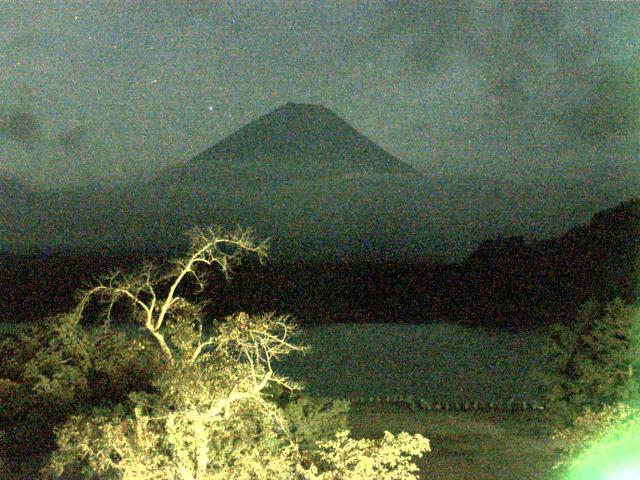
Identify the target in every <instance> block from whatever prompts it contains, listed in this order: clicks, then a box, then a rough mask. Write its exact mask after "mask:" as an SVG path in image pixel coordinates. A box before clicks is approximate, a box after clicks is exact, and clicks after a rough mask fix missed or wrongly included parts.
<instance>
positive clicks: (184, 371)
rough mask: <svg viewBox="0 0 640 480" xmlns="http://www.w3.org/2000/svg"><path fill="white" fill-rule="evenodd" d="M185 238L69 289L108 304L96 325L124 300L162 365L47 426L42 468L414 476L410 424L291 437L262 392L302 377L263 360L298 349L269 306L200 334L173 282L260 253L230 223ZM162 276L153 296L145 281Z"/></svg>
mask: <svg viewBox="0 0 640 480" xmlns="http://www.w3.org/2000/svg"><path fill="white" fill-rule="evenodd" d="M191 237H192V240H193V246H192V248H191V250H190V251H189V253H188V254H187V256H186V257H184V258H182V259H179V260H176V261H174V262H172V263H173V268H172V269H171V270H170V271H169V272H168V273H166V274H164V275H161V274H159V273H158V272H157V271H156V270H155V269H154V268H152V267H151V266H150V265H148V264H145V265H144V266H143V269H142V271H141V272H139V274H137V275H130V276H123V277H121V276H120V274H119V273H113V274H111V275H109V276H107V277H105V278H104V279H103V281H102V282H101V283H100V284H99V285H98V286H96V287H93V288H89V289H86V290H84V291H81V292H80V293H79V295H78V299H79V303H78V306H77V308H76V309H75V310H74V312H73V315H74V316H75V318H77V319H79V318H80V317H81V316H82V313H83V311H84V309H85V307H86V305H87V304H88V302H89V301H90V299H91V298H92V297H93V296H98V297H100V299H101V300H103V301H106V302H107V303H108V308H107V309H106V310H105V318H104V329H105V331H106V330H107V329H108V328H109V323H110V320H111V318H110V316H111V311H112V308H113V306H114V304H115V302H117V301H118V300H120V299H126V300H128V301H129V302H131V303H132V304H133V306H134V309H133V318H134V319H135V320H136V321H137V323H138V324H139V325H140V326H141V327H142V331H143V333H145V334H147V335H150V337H151V339H152V340H153V343H152V346H153V348H155V349H157V350H159V351H160V352H161V354H162V358H163V361H164V368H163V369H161V371H160V372H159V373H158V374H157V377H156V378H154V380H153V385H154V387H155V390H154V391H150V392H148V391H136V392H133V393H130V394H129V395H128V399H127V401H125V402H122V403H119V404H117V405H115V406H113V407H111V408H109V407H105V406H100V407H95V408H93V409H91V410H90V411H88V412H82V413H81V414H79V415H74V416H71V417H70V418H69V419H68V421H67V422H66V423H65V424H64V425H62V426H61V427H59V428H57V429H56V436H57V447H58V448H57V450H56V451H55V452H54V453H53V454H52V456H51V461H50V463H49V465H47V466H45V467H44V468H43V469H42V472H43V473H45V474H51V475H53V476H59V475H60V474H62V473H63V472H68V471H69V469H71V472H72V473H73V472H78V471H79V472H80V473H81V474H82V476H83V478H121V479H136V480H138V479H146V478H148V479H151V478H153V479H167V480H168V479H172V480H173V479H181V480H186V479H193V480H195V479H211V480H213V479H249V478H273V479H285V478H286V479H290V478H299V479H307V480H325V479H326V480H329V479H334V478H335V479H337V478H340V479H354V480H355V479H357V478H380V479H389V480H391V479H399V480H410V479H414V478H415V477H414V476H413V475H412V472H415V471H416V470H417V467H416V466H415V465H414V464H412V463H410V462H409V458H410V456H412V455H418V456H421V454H422V453H423V452H424V451H429V442H428V440H427V439H425V438H424V437H422V436H420V435H418V434H416V435H414V436H409V435H408V434H406V433H401V434H399V435H398V437H397V438H394V437H393V435H391V434H389V433H386V434H385V437H384V438H383V439H381V440H380V441H378V442H373V441H362V440H361V441H357V442H356V441H354V440H352V439H349V438H348V437H347V435H348V431H339V432H335V438H334V441H331V440H328V439H327V440H324V441H319V442H315V445H314V446H309V448H308V449H302V448H300V446H299V445H298V443H297V440H298V439H300V440H302V441H301V442H300V444H301V445H302V444H303V443H304V442H303V441H304V440H305V439H304V438H299V437H295V436H294V435H292V434H291V431H290V428H289V425H288V422H287V418H286V415H285V414H283V412H282V411H281V409H280V408H279V407H278V405H277V404H276V402H273V401H271V400H270V399H269V396H268V395H266V392H267V387H268V386H269V385H270V384H277V385H280V386H282V387H284V388H285V389H287V390H299V389H301V388H302V386H300V385H298V384H297V383H295V382H293V381H291V380H289V379H288V378H286V377H281V376H279V375H278V374H276V373H275V372H274V370H273V369H272V366H271V362H272V360H273V359H276V358H278V357H279V356H281V355H285V354H287V353H289V352H291V351H304V350H306V348H307V347H302V346H297V345H295V344H294V343H293V342H292V341H291V337H292V335H293V334H294V332H295V330H296V326H295V324H293V323H291V322H290V321H289V320H288V318H287V317H275V316H273V315H272V314H267V315H261V316H257V317H250V316H248V315H246V314H244V313H239V314H237V315H232V316H230V317H227V318H226V319H225V321H222V322H213V332H214V334H213V335H212V336H205V335H204V334H203V321H202V310H201V306H200V305H193V304H191V303H189V302H188V301H187V300H186V299H184V298H182V297H180V296H179V295H178V291H177V288H178V286H179V284H180V283H181V282H182V281H183V280H184V279H185V278H186V277H187V276H189V277H193V278H194V279H195V281H196V282H197V284H198V285H199V287H200V289H203V287H204V277H205V275H204V274H203V273H202V272H200V271H199V269H198V268H197V267H198V266H202V265H203V264H204V265H206V266H212V265H217V266H218V267H220V268H221V269H222V271H223V272H224V273H225V274H227V273H228V271H229V267H230V266H231V265H232V264H234V263H235V262H237V261H238V260H239V258H240V255H241V254H242V253H244V252H253V253H255V254H257V255H258V256H259V257H260V258H263V257H264V255H265V250H266V246H265V245H264V244H256V243H255V242H254V241H253V240H252V239H251V237H250V236H249V235H248V234H246V233H244V232H242V231H238V232H237V233H236V234H234V235H231V236H224V235H223V234H222V232H221V231H219V230H211V229H209V230H207V231H204V232H203V231H201V230H199V229H195V230H193V231H192V232H191ZM167 281H168V282H169V283H170V287H169V290H168V293H167V294H166V296H165V297H164V298H161V296H160V295H159V294H158V292H157V290H156V289H155V288H154V286H157V285H158V284H160V283H162V282H167ZM149 348H151V347H149ZM299 431H300V432H305V431H307V432H309V431H311V432H315V433H314V435H317V433H318V431H317V429H315V430H314V429H308V428H307V429H299ZM306 440H308V438H307V439H306ZM306 443H307V444H309V442H306ZM363 475H364V477H363Z"/></svg>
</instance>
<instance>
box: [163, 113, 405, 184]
mask: <svg viewBox="0 0 640 480" xmlns="http://www.w3.org/2000/svg"><path fill="white" fill-rule="evenodd" d="M401 173H405V174H406V173H414V174H415V173H416V171H415V170H414V169H413V168H412V167H411V166H409V165H407V164H404V163H402V162H400V161H399V160H398V159H396V158H395V157H393V156H392V155H390V154H389V153H387V152H385V151H384V150H383V149H382V148H380V147H379V146H378V145H376V144H375V143H373V142H372V141H370V140H369V139H368V138H366V137H365V136H363V135H362V134H361V133H359V132H358V131H357V130H356V129H354V128H353V127H352V126H351V125H349V124H348V123H347V122H345V121H344V120H343V119H341V118H340V117H338V116H337V115H336V114H335V113H333V112H332V111H331V110H329V109H327V108H325V107H323V106H322V105H314V104H296V103H287V104H285V105H283V106H281V107H278V108H276V109H275V110H273V111H271V112H269V113H267V114H266V115H263V116H261V117H259V118H258V119H256V120H254V121H252V122H250V123H249V124H247V125H245V126H244V127H242V128H240V129H239V130H237V131H236V132H235V133H233V134H231V135H229V136H228V137H226V138H225V139H224V140H222V141H221V142H219V143H217V144H216V145H214V146H213V147H211V148H209V149H207V150H205V151H204V152H202V153H200V154H199V155H197V156H196V157H194V158H193V159H191V160H190V161H189V162H187V163H186V164H183V165H179V166H176V167H173V168H169V169H168V170H166V171H164V172H162V173H161V174H160V175H159V176H158V177H157V178H156V180H160V181H162V180H161V178H164V179H165V183H166V179H169V178H171V180H172V181H174V180H176V178H177V177H178V178H184V179H186V180H187V181H189V182H192V181H198V180H199V179H202V178H207V177H211V176H213V177H215V176H221V175H222V176H233V177H241V178H242V179H243V181H245V182H247V183H255V182H258V183H261V182H271V181H283V180H317V179H318V178H321V177H340V176H345V175H354V174H356V175H358V174H362V175H370V174H401Z"/></svg>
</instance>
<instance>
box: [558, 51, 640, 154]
mask: <svg viewBox="0 0 640 480" xmlns="http://www.w3.org/2000/svg"><path fill="white" fill-rule="evenodd" d="M576 87H577V88H580V91H581V95H580V96H579V97H578V98H577V99H576V100H575V101H574V102H573V104H572V105H570V108H569V109H567V111H566V112H565V115H564V116H563V118H562V119H561V121H563V122H564V125H565V127H566V128H568V129H569V130H571V131H572V132H574V133H575V134H576V135H578V136H579V137H580V138H582V139H583V140H586V141H589V142H600V141H603V140H608V139H610V138H611V137H614V136H616V135H625V134H627V133H629V132H633V131H638V130H640V71H639V70H638V68H630V67H628V66H625V65H620V64H616V63H613V62H604V63H600V64H597V65H595V66H593V67H591V68H588V69H585V71H584V72H583V73H582V75H581V76H580V77H579V78H578V79H577V80H576Z"/></svg>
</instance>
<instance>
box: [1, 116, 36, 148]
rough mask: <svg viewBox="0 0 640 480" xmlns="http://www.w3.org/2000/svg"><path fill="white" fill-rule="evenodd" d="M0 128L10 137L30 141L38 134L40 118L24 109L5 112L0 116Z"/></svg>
mask: <svg viewBox="0 0 640 480" xmlns="http://www.w3.org/2000/svg"><path fill="white" fill-rule="evenodd" d="M0 129H1V131H2V132H3V133H5V134H7V135H8V136H9V137H10V138H12V139H15V140H18V141H20V142H23V143H31V142H33V141H36V140H37V138H38V136H39V135H38V134H39V131H40V120H39V119H38V118H37V117H36V116H35V115H33V114H32V113H30V112H26V111H19V112H14V113H11V114H5V115H3V116H2V118H0Z"/></svg>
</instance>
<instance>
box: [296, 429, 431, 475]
mask: <svg viewBox="0 0 640 480" xmlns="http://www.w3.org/2000/svg"><path fill="white" fill-rule="evenodd" d="M348 435H349V431H348V430H345V431H341V432H337V433H336V435H335V439H333V440H327V441H321V442H318V447H319V448H318V449H317V450H315V451H313V452H311V455H310V457H311V458H312V459H313V460H315V461H316V464H315V465H314V464H312V465H311V466H310V467H309V468H305V467H304V465H299V466H297V472H298V473H299V474H302V478H303V479H305V480H362V479H366V478H376V479H380V480H413V479H415V478H416V477H415V476H414V475H413V472H417V471H418V467H416V465H415V464H413V463H410V462H409V457H410V456H413V455H415V456H418V457H422V454H423V453H424V452H428V451H430V446H429V440H427V439H426V438H424V437H422V436H421V435H419V434H415V435H413V436H411V435H409V434H408V433H406V432H401V433H400V434H398V436H397V438H394V436H393V434H391V433H389V432H385V433H384V437H383V438H382V439H381V440H379V441H377V442H376V441H373V440H369V439H362V440H354V439H351V438H348Z"/></svg>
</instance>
